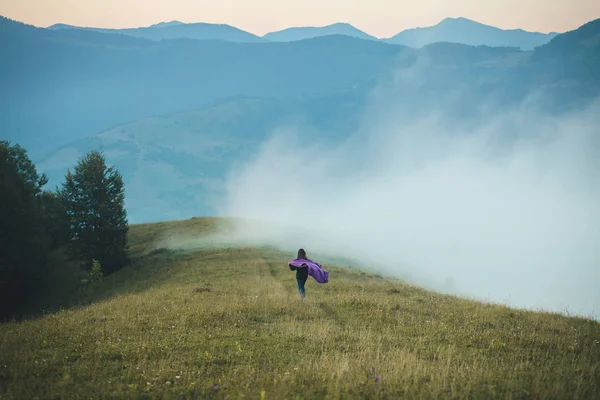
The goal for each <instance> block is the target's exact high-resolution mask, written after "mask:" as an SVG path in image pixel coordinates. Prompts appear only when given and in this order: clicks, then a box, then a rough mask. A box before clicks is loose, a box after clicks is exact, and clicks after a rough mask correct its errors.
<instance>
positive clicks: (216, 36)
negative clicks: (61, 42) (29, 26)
mask: <svg viewBox="0 0 600 400" xmlns="http://www.w3.org/2000/svg"><path fill="white" fill-rule="evenodd" d="M48 29H51V30H62V29H72V30H84V31H94V32H102V33H113V34H121V35H127V36H133V37H139V38H143V39H150V40H164V39H197V40H225V41H231V42H239V43H258V42H262V41H264V40H263V39H261V38H259V37H258V36H256V35H253V34H251V33H249V32H246V31H243V30H241V29H238V28H236V27H233V26H231V25H226V24H208V23H193V24H184V23H182V22H178V21H172V22H170V23H160V24H156V25H152V26H149V27H143V28H127V29H105V28H89V27H79V26H72V25H65V24H56V25H52V26H50V27H48Z"/></svg>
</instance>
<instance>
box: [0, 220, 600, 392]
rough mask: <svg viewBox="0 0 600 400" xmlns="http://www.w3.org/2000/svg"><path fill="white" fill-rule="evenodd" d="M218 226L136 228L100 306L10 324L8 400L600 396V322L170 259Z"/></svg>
mask: <svg viewBox="0 0 600 400" xmlns="http://www.w3.org/2000/svg"><path fill="white" fill-rule="evenodd" d="M214 227H215V221H214V220H209V219H195V220H191V221H184V222H176V223H163V224H149V225H140V226H133V227H132V229H131V241H130V243H131V252H132V255H133V256H134V257H136V259H135V262H134V264H133V265H131V266H130V267H127V268H126V269H124V270H122V271H120V272H118V273H116V274H114V275H113V276H111V277H108V278H106V279H105V281H104V282H102V284H101V286H100V287H98V288H97V289H96V290H95V292H94V294H93V302H92V303H91V304H89V305H86V306H81V307H77V308H71V309H67V310H63V311H60V312H57V313H54V314H49V315H45V316H43V317H41V318H39V319H34V320H29V321H24V322H21V323H7V324H3V325H0V343H1V344H0V398H2V399H35V398H40V399H42V398H43V399H57V398H60V399H67V398H86V399H95V398H213V397H214V398H232V399H233V398H241V397H244V398H257V399H259V398H267V399H269V398H291V399H294V398H389V399H397V398H483V399H489V398H527V399H529V398H536V399H556V398H568V399H577V398H589V399H593V398H600V324H598V323H597V322H593V321H589V320H585V319H578V318H567V317H563V316H559V315H555V314H542V313H533V312H523V311H518V310H512V309H509V308H505V307H500V306H493V305H486V304H482V303H476V302H471V301H466V300H461V299H458V298H455V297H451V296H442V295H437V294H433V293H430V292H426V291H424V290H421V289H418V288H415V287H411V286H406V285H403V284H402V283H400V282H397V281H393V280H387V279H381V278H376V277H372V276H369V275H366V274H364V273H361V272H360V271H355V270H348V269H344V268H335V267H332V266H327V268H328V269H329V270H330V274H331V275H330V276H331V282H330V283H329V284H327V285H318V284H317V283H316V282H315V281H314V280H312V278H310V280H309V282H308V285H307V295H308V298H307V300H306V301H305V302H300V301H299V299H298V295H297V291H296V282H295V277H294V273H293V272H291V271H289V269H288V268H287V266H286V261H287V259H289V258H290V257H292V256H293V255H289V254H279V253H277V252H273V251H265V250H259V249H214V250H210V251H209V250H203V251H198V252H192V253H185V254H183V253H179V254H178V253H173V252H168V251H156V250H155V247H156V245H155V243H156V241H157V240H159V239H160V238H162V237H163V236H164V234H165V233H167V232H171V233H172V232H175V233H177V234H181V233H184V232H197V233H198V234H201V233H202V232H209V231H212V230H214ZM153 250H154V251H153ZM215 385H216V386H215Z"/></svg>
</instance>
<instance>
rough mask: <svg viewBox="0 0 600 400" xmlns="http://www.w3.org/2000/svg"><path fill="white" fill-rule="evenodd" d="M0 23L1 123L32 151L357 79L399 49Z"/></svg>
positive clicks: (351, 42)
mask: <svg viewBox="0 0 600 400" xmlns="http://www.w3.org/2000/svg"><path fill="white" fill-rule="evenodd" d="M160 29H167V28H160ZM0 31H1V32H8V31H10V33H9V34H6V35H5V34H2V35H1V36H0V51H1V53H2V54H3V62H2V63H0V85H1V87H2V88H3V96H2V97H0V106H1V107H0V116H1V117H2V118H0V131H2V132H4V133H5V134H4V135H5V136H6V137H7V138H8V139H10V140H12V141H16V140H18V141H19V142H21V143H22V144H23V145H25V146H27V147H28V148H31V151H32V153H34V152H35V151H37V150H38V149H40V147H42V150H43V147H45V146H46V143H48V142H49V143H52V144H53V145H59V144H63V143H68V142H70V141H72V140H74V139H76V138H79V137H85V136H87V135H91V134H94V133H97V132H101V131H104V130H106V129H109V128H110V127H113V126H116V125H120V124H123V123H127V122H133V121H136V120H139V119H142V118H146V117H149V116H153V115H163V114H168V113H173V112H178V111H183V110H194V109H198V108H200V107H203V106H205V105H207V104H209V103H211V102H213V101H215V100H217V99H222V98H227V97H231V96H252V97H271V96H273V97H278V98H283V97H288V96H303V95H311V94H316V93H319V92H325V91H330V90H333V89H335V88H343V87H346V86H349V85H354V84H357V83H360V82H363V81H366V80H369V79H371V78H372V77H374V76H377V75H378V74H379V73H381V72H382V71H385V70H388V69H389V68H390V67H391V64H390V62H391V61H392V60H395V59H396V58H397V56H398V54H399V53H400V52H402V51H403V48H402V47H399V46H392V45H388V44H385V43H379V42H371V41H364V40H358V39H355V38H351V37H347V36H327V37H322V38H315V39H312V40H309V41H300V42H293V43H264V44H260V43H258V44H240V43H232V42H223V41H196V40H168V41H161V42H152V41H149V40H144V39H138V38H131V37H127V36H125V35H115V34H110V35H109V34H102V33H99V32H91V31H80V30H70V29H62V30H58V31H54V30H49V29H41V28H35V27H31V26H27V25H24V24H20V23H16V22H13V21H10V20H6V19H3V20H0ZM87 38H89V42H88V41H87ZM100 39H102V40H100ZM124 47H126V48H124ZM132 47H133V48H132Z"/></svg>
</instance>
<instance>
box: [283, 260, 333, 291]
mask: <svg viewBox="0 0 600 400" xmlns="http://www.w3.org/2000/svg"><path fill="white" fill-rule="evenodd" d="M288 266H289V267H290V270H292V271H296V281H297V282H298V292H299V293H300V298H301V299H302V300H304V298H305V297H306V290H305V289H304V284H305V283H306V281H307V280H308V276H309V275H310V276H312V277H313V278H315V280H316V281H317V282H319V283H327V282H329V272H327V271H325V270H324V269H323V268H322V267H321V265H319V264H318V263H316V262H314V261H311V260H309V259H308V258H307V257H306V252H305V251H304V249H300V250H298V257H297V258H296V259H295V260H292V261H290V262H289V264H288Z"/></svg>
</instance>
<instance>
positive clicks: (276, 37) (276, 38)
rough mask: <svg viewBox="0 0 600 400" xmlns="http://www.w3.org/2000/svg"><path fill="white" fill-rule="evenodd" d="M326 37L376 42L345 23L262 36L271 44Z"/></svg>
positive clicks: (285, 30)
mask: <svg viewBox="0 0 600 400" xmlns="http://www.w3.org/2000/svg"><path fill="white" fill-rule="evenodd" d="M327 35H346V36H351V37H355V38H358V39H365V40H378V39H377V38H376V37H374V36H371V35H369V34H367V33H365V32H363V31H361V30H360V29H357V28H355V27H354V26H352V25H350V24H346V23H337V24H332V25H327V26H319V27H317V26H306V27H293V28H287V29H283V30H281V31H276V32H270V33H267V34H266V35H264V36H263V38H264V39H267V40H269V41H271V42H293V41H295V40H304V39H312V38H315V37H320V36H327Z"/></svg>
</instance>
